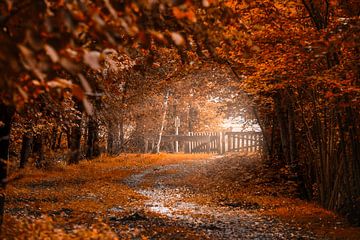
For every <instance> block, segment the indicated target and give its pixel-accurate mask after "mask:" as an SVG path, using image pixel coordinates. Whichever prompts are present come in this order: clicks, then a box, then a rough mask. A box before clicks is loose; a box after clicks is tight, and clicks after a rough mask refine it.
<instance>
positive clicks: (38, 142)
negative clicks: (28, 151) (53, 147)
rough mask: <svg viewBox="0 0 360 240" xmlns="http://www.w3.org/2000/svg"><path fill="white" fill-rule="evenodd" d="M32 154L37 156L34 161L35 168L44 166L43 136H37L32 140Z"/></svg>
mask: <svg viewBox="0 0 360 240" xmlns="http://www.w3.org/2000/svg"><path fill="white" fill-rule="evenodd" d="M33 152H34V153H37V154H38V156H37V158H36V161H35V166H36V167H37V168H41V167H43V166H44V146H43V135H42V134H37V135H36V136H35V138H34V146H33Z"/></svg>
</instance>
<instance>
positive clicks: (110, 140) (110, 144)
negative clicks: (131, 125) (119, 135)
mask: <svg viewBox="0 0 360 240" xmlns="http://www.w3.org/2000/svg"><path fill="white" fill-rule="evenodd" d="M115 134H116V132H114V127H113V124H109V125H108V132H107V147H106V150H107V153H108V154H109V155H113V154H114V148H115V145H116V142H115Z"/></svg>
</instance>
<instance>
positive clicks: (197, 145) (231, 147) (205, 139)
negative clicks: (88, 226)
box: [163, 132, 263, 154]
mask: <svg viewBox="0 0 360 240" xmlns="http://www.w3.org/2000/svg"><path fill="white" fill-rule="evenodd" d="M175 141H177V142H180V144H181V145H182V146H184V152H185V153H219V154H223V153H226V152H259V151H261V150H262V145H263V143H262V142H263V135H262V133H260V132H190V133H188V135H165V136H163V142H175Z"/></svg>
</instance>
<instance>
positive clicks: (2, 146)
mask: <svg viewBox="0 0 360 240" xmlns="http://www.w3.org/2000/svg"><path fill="white" fill-rule="evenodd" d="M14 113H15V110H14V108H12V107H9V106H6V105H5V104H3V103H0V188H1V189H0V191H1V192H0V226H1V225H2V222H3V215H4V207H5V187H6V178H7V161H8V159H9V146H10V131H11V123H12V117H13V115H14Z"/></svg>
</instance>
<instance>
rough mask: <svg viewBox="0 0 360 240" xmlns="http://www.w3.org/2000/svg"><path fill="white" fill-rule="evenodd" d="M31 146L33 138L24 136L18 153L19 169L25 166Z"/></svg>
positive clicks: (27, 135) (28, 135)
mask: <svg viewBox="0 0 360 240" xmlns="http://www.w3.org/2000/svg"><path fill="white" fill-rule="evenodd" d="M32 145H33V137H32V136H31V135H30V134H26V133H25V134H24V135H23V137H22V143H21V151H20V168H24V167H25V165H26V164H27V161H28V159H29V156H30V154H31V149H32Z"/></svg>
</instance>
